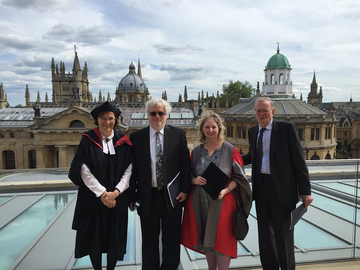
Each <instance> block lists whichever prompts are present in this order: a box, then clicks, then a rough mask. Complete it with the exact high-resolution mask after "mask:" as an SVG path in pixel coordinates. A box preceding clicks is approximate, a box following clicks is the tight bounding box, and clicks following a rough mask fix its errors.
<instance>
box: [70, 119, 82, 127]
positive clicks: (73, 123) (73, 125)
mask: <svg viewBox="0 0 360 270" xmlns="http://www.w3.org/2000/svg"><path fill="white" fill-rule="evenodd" d="M84 127H85V125H84V123H83V122H81V121H80V120H74V121H72V122H71V123H70V125H69V128H84Z"/></svg>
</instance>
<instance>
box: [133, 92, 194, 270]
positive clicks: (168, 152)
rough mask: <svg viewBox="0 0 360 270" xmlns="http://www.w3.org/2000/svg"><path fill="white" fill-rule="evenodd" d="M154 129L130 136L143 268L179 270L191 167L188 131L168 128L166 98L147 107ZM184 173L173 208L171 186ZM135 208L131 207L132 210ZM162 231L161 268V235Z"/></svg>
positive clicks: (151, 102) (149, 127) (169, 108)
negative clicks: (182, 229)
mask: <svg viewBox="0 0 360 270" xmlns="http://www.w3.org/2000/svg"><path fill="white" fill-rule="evenodd" d="M145 108H146V110H147V115H148V119H149V123H150V126H148V127H146V128H144V129H141V130H138V131H135V132H134V133H132V134H131V135H130V140H131V142H132V144H133V146H134V147H133V149H134V162H133V165H134V169H133V177H135V181H136V184H137V185H136V194H135V198H136V200H138V201H139V202H140V207H139V208H138V214H139V216H140V221H141V232H142V269H143V270H158V269H162V270H176V269H177V267H178V265H179V263H180V237H181V235H180V234H181V216H182V206H183V204H184V203H183V202H184V201H185V200H186V197H187V194H188V193H189V191H190V187H191V164H190V155H189V149H188V146H187V140H186V136H185V132H184V130H182V129H180V128H176V127H173V126H170V125H166V119H167V116H168V115H169V113H170V111H171V106H170V104H169V103H168V102H167V101H165V100H163V99H151V100H149V101H148V102H147V103H146V104H145ZM178 172H180V177H181V189H180V193H179V195H178V196H177V198H176V199H177V200H178V201H179V203H178V204H177V205H176V206H175V207H174V208H173V207H172V205H171V203H170V199H169V194H168V192H167V184H168V183H169V182H171V180H173V179H174V177H175V176H176V175H177V174H178ZM132 208H133V205H132V204H130V209H132ZM160 229H161V232H162V263H161V265H160V255H159V234H160Z"/></svg>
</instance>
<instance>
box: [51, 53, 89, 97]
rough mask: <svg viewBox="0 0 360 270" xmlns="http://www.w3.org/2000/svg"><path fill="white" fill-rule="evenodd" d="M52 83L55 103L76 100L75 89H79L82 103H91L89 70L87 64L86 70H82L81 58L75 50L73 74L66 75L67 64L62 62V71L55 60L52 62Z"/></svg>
mask: <svg viewBox="0 0 360 270" xmlns="http://www.w3.org/2000/svg"><path fill="white" fill-rule="evenodd" d="M51 82H52V101H53V103H62V102H71V101H73V99H74V93H73V91H72V89H73V87H78V88H79V90H78V91H79V93H78V94H79V99H80V101H82V102H91V101H92V100H91V94H90V92H89V79H88V69H87V64H86V62H85V66H84V70H81V67H80V62H79V58H78V55H77V52H76V50H75V57H74V64H73V69H72V73H70V72H68V73H65V63H63V62H60V70H59V67H58V65H57V64H56V65H55V61H54V58H52V61H51Z"/></svg>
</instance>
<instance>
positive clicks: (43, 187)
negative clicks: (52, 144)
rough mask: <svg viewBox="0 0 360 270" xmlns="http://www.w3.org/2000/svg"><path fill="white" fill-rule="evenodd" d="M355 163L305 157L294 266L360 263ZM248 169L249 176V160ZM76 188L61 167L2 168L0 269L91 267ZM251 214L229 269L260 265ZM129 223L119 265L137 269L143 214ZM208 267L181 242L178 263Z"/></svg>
mask: <svg viewBox="0 0 360 270" xmlns="http://www.w3.org/2000/svg"><path fill="white" fill-rule="evenodd" d="M359 163H360V160H341V161H339V160H331V161H329V160H326V161H325V160H324V161H316V162H315V161H309V162H308V167H309V171H310V174H311V183H312V190H313V197H314V202H313V204H312V205H311V206H310V207H309V209H308V211H307V213H306V214H305V215H304V216H303V218H302V219H301V220H300V221H299V223H298V224H297V225H296V227H295V256H296V261H297V264H298V267H297V269H360V231H359V225H360V221H359V214H360V211H359V209H358V197H359V188H360V186H359V181H358V168H359ZM3 172H4V171H3ZM6 172H8V171H6ZM246 172H247V174H248V176H249V177H250V173H251V170H250V167H246ZM76 196H77V191H76V188H75V187H74V186H73V185H72V183H71V181H70V180H69V179H68V178H67V169H66V168H64V169H54V170H44V171H40V170H31V171H29V170H28V171H25V170H24V171H20V170H17V171H13V172H11V173H8V174H3V175H2V176H0V270H7V269H17V270H20V269H26V270H29V269H36V270H42V269H44V270H49V269H91V266H90V265H91V264H90V261H89V259H88V258H87V257H84V258H82V259H80V260H75V259H74V241H75V231H73V230H72V229H71V223H72V217H73V212H74V207H75V203H76ZM248 221H249V225H250V230H249V234H248V236H247V237H246V239H245V240H244V241H240V242H239V243H238V258H237V259H233V260H232V261H231V265H230V267H231V269H261V268H260V260H259V250H258V244H257V241H258V239H257V223H256V212H255V210H254V207H253V209H252V210H251V214H250V216H249V220H248ZM128 230H129V236H128V245H127V254H126V257H125V259H124V261H121V262H118V265H117V268H116V269H119V270H130V269H131V270H132V269H141V231H140V222H139V218H138V216H137V214H136V213H134V212H129V227H128ZM104 262H106V257H105V258H104ZM329 262H332V263H329ZM336 267H338V268H336ZM206 268H207V264H206V260H205V257H204V256H203V255H201V254H198V253H195V252H193V251H190V250H187V249H185V248H184V247H182V249H181V265H180V266H179V270H180V269H184V270H192V269H206Z"/></svg>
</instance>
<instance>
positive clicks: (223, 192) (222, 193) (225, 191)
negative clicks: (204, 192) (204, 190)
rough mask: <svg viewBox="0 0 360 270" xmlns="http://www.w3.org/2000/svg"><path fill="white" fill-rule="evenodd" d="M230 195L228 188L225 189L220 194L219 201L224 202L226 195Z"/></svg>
mask: <svg viewBox="0 0 360 270" xmlns="http://www.w3.org/2000/svg"><path fill="white" fill-rule="evenodd" d="M228 193H229V189H228V188H224V189H223V190H221V191H220V194H219V197H218V200H222V199H223V198H224V197H225V195H226V194H228Z"/></svg>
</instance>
